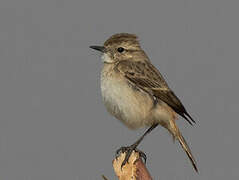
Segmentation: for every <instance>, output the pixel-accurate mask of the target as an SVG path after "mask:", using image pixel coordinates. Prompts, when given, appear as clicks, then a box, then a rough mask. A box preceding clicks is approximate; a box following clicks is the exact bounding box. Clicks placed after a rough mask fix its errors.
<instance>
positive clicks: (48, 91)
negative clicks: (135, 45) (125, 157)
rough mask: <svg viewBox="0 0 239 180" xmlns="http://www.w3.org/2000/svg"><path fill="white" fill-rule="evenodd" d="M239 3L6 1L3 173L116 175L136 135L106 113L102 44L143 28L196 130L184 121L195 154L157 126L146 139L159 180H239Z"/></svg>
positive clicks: (1, 8) (44, 179)
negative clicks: (117, 158) (115, 164)
mask: <svg viewBox="0 0 239 180" xmlns="http://www.w3.org/2000/svg"><path fill="white" fill-rule="evenodd" d="M238 7H239V1H237V0H227V1H223V0H200V1H199V0H160V1H158V0H154V1H143V0H134V1H133V0H132V1H127V0H120V1H112V0H104V1H92V0H84V1H83V0H40V1H36V0H15V1H13V0H1V1H0V85H1V86H0V179H1V180H79V179H89V180H96V179H101V174H104V175H106V176H107V177H108V178H109V179H116V177H115V176H114V173H113V169H112V166H111V161H112V159H113V157H114V152H115V150H116V149H117V148H119V147H120V146H121V145H127V144H131V143H133V142H134V141H135V140H136V139H137V138H138V136H139V135H140V134H142V133H143V131H144V129H141V130H138V131H130V130H128V129H127V128H126V127H124V126H123V125H122V124H121V123H120V122H119V121H117V120H116V119H115V118H113V117H111V116H110V115H109V114H108V113H107V112H106V110H105V108H104V106H103V104H102V101H101V95H100V88H99V73H100V69H101V65H102V63H101V61H100V59H99V57H100V55H99V53H97V52H94V51H93V50H91V49H89V48H88V46H89V45H100V44H102V43H103V42H104V41H105V40H106V39H107V38H108V37H109V36H110V35H112V34H114V33H117V32H130V33H136V34H137V35H138V36H139V37H140V39H141V42H142V47H143V48H144V49H145V51H146V52H147V53H148V55H149V57H150V58H151V60H152V62H153V64H155V66H156V67H157V68H159V69H160V71H161V72H162V74H163V75H164V76H165V77H166V79H167V81H168V83H169V85H170V87H171V88H172V89H173V90H174V91H175V92H176V94H177V95H178V96H179V97H180V99H181V100H182V102H183V103H184V105H185V106H186V108H187V109H188V111H189V112H190V113H191V114H192V116H193V117H194V118H195V119H196V121H197V125H195V127H190V126H189V125H188V124H187V122H186V121H184V120H182V119H180V120H179V121H177V124H178V125H179V127H180V129H181V131H182V133H183V135H184V136H185V137H186V139H187V141H188V142H189V144H190V147H191V149H192V152H193V154H194V155H195V157H196V159H197V161H198V167H199V171H200V173H199V174H196V173H195V172H194V171H193V169H192V167H191V164H190V162H189V160H188V159H187V157H186V155H185V154H184V152H183V151H182V150H181V147H180V146H179V144H178V143H175V144H174V143H173V141H172V138H171V137H170V136H169V135H168V133H167V132H166V130H164V129H163V128H158V129H157V130H155V131H153V132H152V134H151V135H149V136H148V137H147V138H146V139H145V140H144V141H143V143H142V144H141V146H140V149H142V150H143V151H145V152H146V154H147V156H148V163H147V166H148V168H149V170H150V172H151V174H152V176H153V177H154V178H155V179H158V178H160V179H165V180H166V179H170V180H174V179H175V180H176V179H177V180H178V179H201V180H206V179H210V180H213V179H215V180H218V179H238V177H239V175H238V170H239V165H238V161H239V155H238V152H239V145H238V137H239V136H238V125H239V121H238V105H239V101H238V100H239V97H238V90H239V87H238V81H239V80H238V78H239V76H238V75H239V73H238V67H239V62H238V57H239V35H238V32H239V23H238V19H239V11H238Z"/></svg>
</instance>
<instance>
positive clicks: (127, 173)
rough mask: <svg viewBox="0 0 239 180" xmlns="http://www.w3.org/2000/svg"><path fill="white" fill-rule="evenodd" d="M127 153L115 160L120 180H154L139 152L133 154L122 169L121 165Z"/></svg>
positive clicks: (115, 167)
mask: <svg viewBox="0 0 239 180" xmlns="http://www.w3.org/2000/svg"><path fill="white" fill-rule="evenodd" d="M125 155H126V153H121V154H120V155H119V156H118V157H117V158H115V159H114V160H113V167H114V171H115V174H116V176H117V177H118V178H119V180H129V179H130V180H136V179H137V180H143V179H144V180H152V178H151V176H150V174H149V172H148V170H147V168H146V166H145V164H144V163H143V161H142V159H141V158H140V156H139V153H138V152H135V151H134V152H133V153H132V154H131V156H130V158H129V161H128V163H126V164H125V165H124V166H123V167H122V169H121V164H122V162H123V161H124V158H125Z"/></svg>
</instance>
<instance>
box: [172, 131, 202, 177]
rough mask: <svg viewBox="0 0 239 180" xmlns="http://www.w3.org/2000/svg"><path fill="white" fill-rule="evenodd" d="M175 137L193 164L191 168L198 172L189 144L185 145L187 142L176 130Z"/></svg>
mask: <svg viewBox="0 0 239 180" xmlns="http://www.w3.org/2000/svg"><path fill="white" fill-rule="evenodd" d="M177 139H178V141H179V143H180V144H181V146H182V148H183V149H184V151H185V152H186V154H187V155H188V157H189V159H190V161H191V163H192V165H193V168H194V169H195V171H196V172H197V173H198V168H197V165H196V161H195V159H194V157H193V155H192V153H191V150H190V148H189V146H188V145H187V142H186V141H185V139H184V137H183V136H182V134H181V133H180V132H178V135H177Z"/></svg>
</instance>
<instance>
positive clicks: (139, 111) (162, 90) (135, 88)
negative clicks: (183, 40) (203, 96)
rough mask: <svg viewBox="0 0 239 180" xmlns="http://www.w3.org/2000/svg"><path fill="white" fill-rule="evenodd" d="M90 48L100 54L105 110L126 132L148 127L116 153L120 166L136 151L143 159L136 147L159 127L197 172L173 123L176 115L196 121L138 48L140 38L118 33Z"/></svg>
mask: <svg viewBox="0 0 239 180" xmlns="http://www.w3.org/2000/svg"><path fill="white" fill-rule="evenodd" d="M90 48H92V49H94V50H97V51H100V52H101V59H102V61H103V67H102V70H101V75H100V84H101V85H100V86H101V94H102V98H103V102H104V105H105V107H106V109H107V111H108V112H109V113H110V114H111V115H113V116H114V117H116V118H117V119H118V120H120V121H121V122H122V123H123V124H124V125H126V126H127V127H128V128H129V129H132V130H134V129H138V128H142V127H146V128H148V129H147V130H146V131H145V133H144V134H143V135H142V136H141V137H140V138H139V139H138V140H137V141H136V142H135V143H133V144H132V145H130V146H127V147H121V148H120V149H118V150H117V151H116V152H117V153H118V152H120V151H123V152H126V156H125V159H124V161H123V163H122V165H121V167H123V166H124V165H125V164H126V163H127V162H128V159H129V157H130V155H131V153H132V152H133V151H139V152H140V155H142V156H143V157H144V158H146V155H145V154H144V153H143V152H142V151H140V150H138V149H137V147H138V145H139V144H140V142H141V141H142V140H143V139H144V137H145V136H146V135H147V134H149V133H150V132H151V131H152V130H153V129H155V128H156V127H158V125H161V126H162V127H164V128H166V129H167V130H168V132H169V133H170V134H171V135H172V137H173V139H174V140H178V141H179V143H180V145H181V147H182V148H183V150H184V151H185V152H186V154H187V156H188V158H189V159H190V161H191V163H192V166H193V168H194V170H195V171H196V172H198V168H197V165H196V160H195V158H194V157H193V155H192V152H191V150H190V148H189V146H188V144H187V142H186V140H185V139H184V137H183V135H182V134H181V132H180V130H179V128H178V126H177V125H176V122H175V121H176V120H177V119H178V117H179V116H181V117H183V118H184V119H185V120H186V121H187V122H188V123H189V124H190V125H193V124H194V123H195V120H194V119H193V118H192V117H191V116H190V114H189V113H188V112H187V110H186V109H185V107H184V106H183V104H182V103H181V101H180V100H179V98H178V97H177V96H176V95H175V93H174V92H173V91H172V90H171V89H170V87H169V86H168V84H167V82H166V81H165V79H164V78H163V76H162V75H161V73H160V72H159V70H158V69H157V68H156V67H155V66H154V65H153V64H152V63H151V61H150V59H149V57H148V56H147V54H146V53H145V51H144V50H143V49H142V48H141V45H140V42H139V38H138V37H137V36H136V35H135V34H130V33H117V34H114V35H112V36H111V37H109V38H108V39H107V40H106V41H105V42H104V44H103V46H95V45H94V46H90Z"/></svg>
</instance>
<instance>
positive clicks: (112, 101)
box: [101, 77, 153, 129]
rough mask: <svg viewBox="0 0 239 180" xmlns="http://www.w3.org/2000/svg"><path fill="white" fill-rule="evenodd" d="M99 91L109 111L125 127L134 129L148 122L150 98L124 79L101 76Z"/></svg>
mask: <svg viewBox="0 0 239 180" xmlns="http://www.w3.org/2000/svg"><path fill="white" fill-rule="evenodd" d="M101 92H102V97H103V101H104V104H105V106H106V108H107V110H108V112H109V113H111V114H112V115H114V116H115V117H116V118H117V119H119V120H121V121H122V122H123V123H124V124H125V125H126V126H127V127H129V128H131V129H136V128H139V127H142V126H145V125H147V124H148V123H149V121H150V119H149V114H150V112H151V110H152V108H153V100H152V98H151V97H150V96H149V95H148V94H147V93H145V92H144V91H141V90H140V89H137V88H135V87H132V85H130V84H129V83H128V82H127V81H126V80H122V79H121V80H117V79H114V78H111V77H110V78H101Z"/></svg>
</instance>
